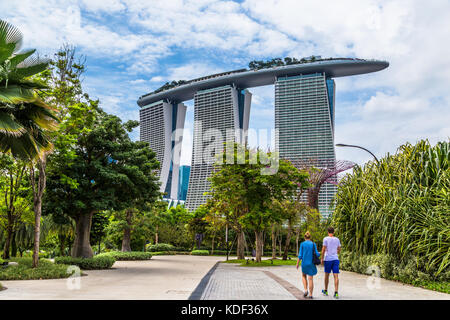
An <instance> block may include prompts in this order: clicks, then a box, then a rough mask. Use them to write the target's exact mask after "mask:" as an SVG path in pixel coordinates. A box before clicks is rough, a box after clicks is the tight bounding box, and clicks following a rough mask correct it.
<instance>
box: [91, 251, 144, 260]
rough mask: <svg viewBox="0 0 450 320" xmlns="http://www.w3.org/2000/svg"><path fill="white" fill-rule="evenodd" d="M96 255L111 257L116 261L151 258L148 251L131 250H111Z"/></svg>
mask: <svg viewBox="0 0 450 320" xmlns="http://www.w3.org/2000/svg"><path fill="white" fill-rule="evenodd" d="M96 257H113V258H114V259H115V260H116V261H132V260H150V259H151V258H152V254H151V253H150V252H142V251H131V252H122V251H111V252H105V253H100V254H98V255H96Z"/></svg>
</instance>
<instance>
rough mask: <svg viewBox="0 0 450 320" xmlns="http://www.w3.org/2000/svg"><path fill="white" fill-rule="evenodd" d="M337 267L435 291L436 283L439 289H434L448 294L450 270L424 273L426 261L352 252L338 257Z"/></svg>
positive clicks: (449, 289)
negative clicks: (435, 273)
mask: <svg viewBox="0 0 450 320" xmlns="http://www.w3.org/2000/svg"><path fill="white" fill-rule="evenodd" d="M339 260H340V264H339V267H340V268H341V269H342V270H346V271H353V272H357V273H362V274H372V273H374V272H375V275H377V273H378V275H379V276H380V277H381V278H385V279H388V280H395V281H400V282H403V283H407V284H411V285H415V286H424V287H427V288H430V289H433V290H434V289H435V288H434V287H435V286H436V283H440V284H441V286H440V287H442V288H441V289H436V290H439V291H443V292H446V293H450V270H447V271H445V272H442V273H440V274H439V275H438V276H435V275H434V274H433V271H434V270H432V271H431V272H429V273H426V272H424V270H425V269H426V264H427V263H428V262H427V261H426V259H423V258H422V259H418V258H417V257H413V256H410V257H409V258H408V259H404V260H403V261H401V260H399V259H397V258H395V257H394V256H392V255H388V254H373V255H361V254H356V253H352V252H342V253H341V254H340V256H339Z"/></svg>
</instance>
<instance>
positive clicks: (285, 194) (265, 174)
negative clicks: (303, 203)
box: [211, 144, 308, 262]
mask: <svg viewBox="0 0 450 320" xmlns="http://www.w3.org/2000/svg"><path fill="white" fill-rule="evenodd" d="M227 150H230V148H228V149H227ZM231 150H232V152H233V153H232V154H231V155H230V154H227V153H228V152H229V151H227V152H225V153H224V154H223V155H222V157H223V158H222V159H223V161H222V162H220V163H219V164H217V165H216V168H217V171H216V172H215V173H214V174H213V175H212V177H211V182H212V184H211V185H212V187H211V196H212V199H213V201H215V202H216V208H219V209H220V208H222V209H224V210H225V211H224V212H223V213H224V215H225V216H226V217H227V218H229V217H233V219H235V224H234V225H235V226H238V228H240V229H238V230H241V231H242V226H245V227H247V228H248V229H250V230H252V231H253V232H254V233H255V239H256V261H257V262H260V261H261V256H262V247H263V232H264V230H265V229H266V228H268V227H270V226H271V225H272V223H273V222H274V221H275V220H276V213H275V212H274V211H273V210H272V209H273V201H283V200H286V199H290V198H291V197H293V196H294V195H295V191H296V190H297V189H298V188H299V187H301V186H303V185H307V177H308V175H307V173H306V172H304V171H300V170H297V169H296V168H295V167H294V166H292V165H291V163H290V162H288V161H286V160H283V159H278V157H277V154H275V153H271V152H268V153H265V152H263V151H261V150H253V149H249V148H248V147H247V146H242V145H238V144H233V147H232V148H231ZM230 156H232V157H233V160H234V161H233V163H232V164H230V163H227V161H225V160H226V159H227V157H228V159H230ZM274 160H275V161H274ZM268 161H270V163H271V166H269V165H268V163H269V162H268Z"/></svg>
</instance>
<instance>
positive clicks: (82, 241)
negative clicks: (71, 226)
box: [72, 212, 94, 258]
mask: <svg viewBox="0 0 450 320" xmlns="http://www.w3.org/2000/svg"><path fill="white" fill-rule="evenodd" d="M93 215H94V212H89V213H81V214H80V215H78V217H77V218H76V219H75V223H76V226H75V240H74V243H73V248H72V257H73V258H92V257H93V256H94V252H93V251H92V248H91V243H90V235H91V224H92V216H93Z"/></svg>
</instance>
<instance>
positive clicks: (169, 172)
mask: <svg viewBox="0 0 450 320" xmlns="http://www.w3.org/2000/svg"><path fill="white" fill-rule="evenodd" d="M185 118H186V106H185V105H184V104H183V103H169V102H166V101H163V100H161V101H157V102H154V103H152V104H149V105H148V106H145V107H144V108H141V110H140V126H141V128H140V129H141V130H140V140H141V141H146V142H148V143H149V144H150V148H151V149H152V150H153V151H155V153H156V159H157V160H158V161H159V163H160V169H159V171H158V176H159V178H160V180H159V181H160V183H161V187H160V191H161V192H165V194H166V197H167V198H171V199H177V197H178V175H179V166H180V154H181V143H182V139H183V135H182V131H181V130H182V129H183V128H184V120H185Z"/></svg>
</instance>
